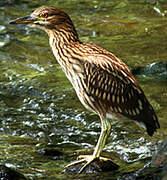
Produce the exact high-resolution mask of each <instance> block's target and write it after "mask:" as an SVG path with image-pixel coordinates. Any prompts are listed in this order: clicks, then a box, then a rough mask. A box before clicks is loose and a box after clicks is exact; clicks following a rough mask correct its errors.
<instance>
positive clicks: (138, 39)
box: [0, 0, 167, 179]
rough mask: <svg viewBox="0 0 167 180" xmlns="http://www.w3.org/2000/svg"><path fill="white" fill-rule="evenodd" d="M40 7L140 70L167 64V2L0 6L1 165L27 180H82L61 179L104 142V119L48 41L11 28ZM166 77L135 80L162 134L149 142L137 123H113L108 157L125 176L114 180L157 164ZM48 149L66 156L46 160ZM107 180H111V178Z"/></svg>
mask: <svg viewBox="0 0 167 180" xmlns="http://www.w3.org/2000/svg"><path fill="white" fill-rule="evenodd" d="M41 5H53V6H56V7H58V8H61V9H63V10H64V11H66V12H67V13H68V14H69V15H70V16H71V18H72V20H73V22H74V23H75V26H76V29H77V31H78V33H79V35H80V38H81V40H83V41H85V42H91V43H95V44H98V45H100V46H102V47H103V48H105V49H108V50H109V51H111V52H113V53H114V54H116V55H117V56H118V57H120V58H121V59H122V60H123V61H124V62H126V64H127V65H128V66H129V67H130V68H132V69H133V68H137V67H144V66H146V65H149V66H148V67H149V68H150V67H151V66H150V64H152V63H159V62H164V63H165V62H166V61H167V41H166V37H167V2H166V0H161V1H160V0H159V1H158V0H156V1H153V0H141V1H137V0H126V1H125V0H123V1H118V0H113V1H107V0H104V1H100V0H97V1H88V0H87V1H81V0H77V1H72V0H69V1H65V2H64V1H61V0H57V1H52V0H49V1H42V0H41V1H33V0H32V1H28V0H24V1H15V0H8V1H2V2H0V124H1V125H0V148H1V151H0V163H1V164H4V165H6V166H8V167H13V168H16V169H17V170H18V171H19V172H21V173H23V174H24V175H25V176H26V177H28V179H55V178H57V179H67V178H68V179H71V178H78V177H76V176H68V177H67V176H66V175H62V174H60V172H61V171H62V170H63V167H64V166H65V165H67V164H68V163H69V162H70V161H71V160H74V159H76V157H77V154H82V153H85V154H87V153H91V152H92V149H93V147H94V145H95V144H96V142H97V139H98V136H99V134H100V122H99V119H98V117H97V116H96V115H94V114H92V113H90V112H89V111H87V110H86V109H85V108H84V107H83V106H82V105H81V104H80V102H79V100H78V99H77V97H76V95H75V92H74V90H73V88H72V86H71V85H70V83H69V82H68V80H67V79H66V77H65V75H64V74H63V72H62V71H61V68H60V66H59V65H58V64H57V62H56V59H55V58H54V56H53V55H52V52H51V50H50V47H49V44H48V37H47V35H46V34H45V33H44V32H42V31H40V30H37V29H31V28H29V27H26V26H24V25H18V26H12V25H9V24H8V23H9V21H10V20H12V19H15V18H17V17H21V16H25V15H29V14H30V13H31V12H32V11H33V10H34V9H35V8H37V7H39V6H41ZM149 68H148V71H149ZM157 69H158V67H157ZM148 73H149V72H148ZM166 77H167V76H165V72H164V74H163V73H162V74H161V76H159V73H158V74H157V73H154V72H153V73H152V74H151V75H150V74H149V76H147V71H146V73H143V74H139V75H137V76H136V78H137V80H138V81H139V83H140V85H141V87H142V88H143V90H144V92H145V94H146V96H147V97H148V99H149V101H150V102H151V104H152V105H153V107H154V109H155V111H156V113H157V115H158V117H159V121H160V124H161V129H160V130H158V132H157V133H156V134H155V135H154V137H149V136H148V135H147V134H146V133H145V131H144V130H143V129H141V128H139V127H138V126H136V124H135V123H133V122H131V121H128V122H120V121H118V122H116V121H113V122H112V133H111V136H110V137H109V139H108V143H107V145H106V147H105V149H104V154H107V155H108V156H110V157H112V159H113V161H114V162H115V163H117V164H119V165H120V166H121V168H120V170H119V172H118V173H116V174H114V175H113V174H112V177H115V178H116V177H119V176H120V175H122V174H123V173H127V172H132V171H134V170H138V169H140V168H142V167H143V166H144V165H145V164H147V163H148V162H149V161H150V159H151V158H150V157H151V156H152V152H153V151H154V150H155V147H156V144H157V143H158V142H159V141H161V140H163V139H164V138H165V136H166V135H167V121H166V118H167V78H166ZM46 147H49V148H51V149H57V150H60V151H62V152H64V153H65V154H66V155H65V156H60V157H59V158H53V157H48V156H43V155H42V154H40V153H39V151H38V150H39V149H40V150H41V149H42V148H46ZM96 177H97V175H96ZM100 177H101V176H100V175H99V178H100ZM102 177H103V178H104V179H108V178H109V177H111V174H110V173H105V174H103V175H102ZM79 178H83V179H85V178H86V177H79ZM87 178H90V179H92V178H94V175H91V176H89V177H87Z"/></svg>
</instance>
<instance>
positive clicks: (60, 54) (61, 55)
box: [47, 27, 81, 76]
mask: <svg viewBox="0 0 167 180" xmlns="http://www.w3.org/2000/svg"><path fill="white" fill-rule="evenodd" d="M47 33H48V35H49V43H50V46H51V48H52V51H53V54H54V55H55V57H56V59H57V61H58V63H59V64H60V65H61V67H62V69H63V71H64V72H65V73H67V71H68V70H67V64H68V63H70V59H71V57H72V56H73V54H72V53H69V52H71V46H73V45H74V46H75V43H76V44H79V43H81V42H80V40H79V38H78V34H77V32H76V30H75V29H74V27H71V28H67V27H66V28H61V29H59V30H56V29H55V30H52V32H49V31H48V32H47ZM67 76H68V75H67Z"/></svg>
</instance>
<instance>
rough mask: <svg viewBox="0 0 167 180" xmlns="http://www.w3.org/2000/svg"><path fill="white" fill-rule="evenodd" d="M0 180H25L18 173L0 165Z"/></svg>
mask: <svg viewBox="0 0 167 180" xmlns="http://www.w3.org/2000/svg"><path fill="white" fill-rule="evenodd" d="M0 179H1V180H26V178H25V177H24V176H23V175H22V174H20V173H19V172H17V171H15V170H13V169H11V168H8V167H6V166H3V165H0Z"/></svg>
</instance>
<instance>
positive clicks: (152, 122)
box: [10, 6, 160, 173]
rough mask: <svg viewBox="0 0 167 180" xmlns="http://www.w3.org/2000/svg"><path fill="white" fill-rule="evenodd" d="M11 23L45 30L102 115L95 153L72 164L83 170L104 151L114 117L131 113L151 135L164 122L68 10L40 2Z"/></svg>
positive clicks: (85, 100) (85, 98) (82, 95)
mask: <svg viewBox="0 0 167 180" xmlns="http://www.w3.org/2000/svg"><path fill="white" fill-rule="evenodd" d="M10 24H26V25H28V26H31V27H34V28H39V29H41V30H44V31H45V32H46V33H47V34H48V36H49V44H50V47H51V49H52V51H53V54H54V56H55V58H56V60H57V61H58V63H59V64H60V66H61V68H62V70H63V71H64V73H65V74H66V76H67V78H68V79H69V81H70V82H71V84H72V86H73V88H74V89H75V92H76V94H77V96H78V98H79V100H80V101H81V103H82V104H83V105H84V106H85V108H86V109H88V110H90V111H92V112H94V113H96V114H97V115H98V116H99V120H100V121H101V133H100V137H99V139H98V142H97V144H96V146H95V148H94V151H93V154H92V155H80V156H79V160H76V161H74V162H73V163H71V164H70V165H74V164H77V163H81V162H82V163H84V165H83V166H82V167H81V168H80V170H79V173H82V172H83V171H84V169H85V168H86V167H87V166H88V165H90V164H91V163H92V162H93V161H94V160H95V159H96V158H98V159H100V160H105V158H104V157H102V156H100V155H101V153H102V150H103V148H104V146H105V143H106V140H107V137H108V136H109V135H110V133H111V121H112V119H117V120H123V119H130V120H133V121H134V122H136V123H137V124H139V125H141V126H142V127H144V128H145V129H146V131H147V133H148V135H150V136H152V135H153V134H154V132H155V131H156V130H157V129H158V128H160V124H159V121H158V117H157V115H156V113H155V111H154V109H153V107H152V105H151V104H150V103H149V101H148V100H147V98H146V96H145V94H144V91H143V90H142V89H141V87H140V86H139V84H138V82H137V81H136V79H135V77H134V75H133V74H132V73H131V71H130V69H129V68H128V66H127V65H126V64H125V63H124V62H123V61H122V60H121V59H119V58H118V57H117V56H115V55H114V54H113V53H111V52H109V51H107V50H105V49H103V48H102V47H100V46H98V45H95V44H91V43H85V42H82V41H81V40H80V39H79V36H78V33H77V31H76V29H75V26H74V24H73V22H72V20H71V18H70V17H69V15H68V14H67V13H65V12H64V11H63V10H61V9H58V8H56V7H53V6H42V7H39V8H37V9H36V10H34V11H33V12H32V13H31V14H30V15H29V16H25V17H21V18H17V19H15V20H12V21H10Z"/></svg>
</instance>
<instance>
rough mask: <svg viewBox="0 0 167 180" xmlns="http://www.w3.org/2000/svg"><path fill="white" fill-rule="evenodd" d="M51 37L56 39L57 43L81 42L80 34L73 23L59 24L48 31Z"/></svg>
mask: <svg viewBox="0 0 167 180" xmlns="http://www.w3.org/2000/svg"><path fill="white" fill-rule="evenodd" d="M47 33H48V35H49V37H50V39H55V41H56V42H57V43H60V44H69V43H74V42H79V38H78V34H77V32H76V30H75V27H74V26H73V25H71V26H68V25H64V26H62V27H61V25H60V26H58V27H57V28H55V29H52V30H48V31H47Z"/></svg>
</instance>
